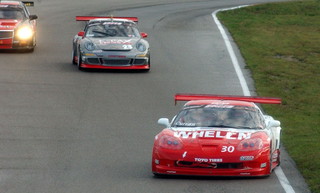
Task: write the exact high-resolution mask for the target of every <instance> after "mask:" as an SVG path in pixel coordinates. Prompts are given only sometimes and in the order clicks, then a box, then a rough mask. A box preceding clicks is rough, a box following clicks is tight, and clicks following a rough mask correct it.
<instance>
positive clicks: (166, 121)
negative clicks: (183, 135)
mask: <svg viewBox="0 0 320 193" xmlns="http://www.w3.org/2000/svg"><path fill="white" fill-rule="evenodd" d="M158 124H159V125H164V126H165V127H170V122H169V119H168V118H160V119H159V120H158Z"/></svg>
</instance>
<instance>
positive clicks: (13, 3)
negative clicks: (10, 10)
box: [0, 1, 20, 5]
mask: <svg viewBox="0 0 320 193" xmlns="http://www.w3.org/2000/svg"><path fill="white" fill-rule="evenodd" d="M0 5H20V1H0Z"/></svg>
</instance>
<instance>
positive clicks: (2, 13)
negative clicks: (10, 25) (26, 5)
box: [0, 8, 25, 20]
mask: <svg viewBox="0 0 320 193" xmlns="http://www.w3.org/2000/svg"><path fill="white" fill-rule="evenodd" d="M24 18H25V15H24V13H23V11H22V9H12V8H0V19H18V20H20V19H24Z"/></svg>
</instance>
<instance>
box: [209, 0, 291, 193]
mask: <svg viewBox="0 0 320 193" xmlns="http://www.w3.org/2000/svg"><path fill="white" fill-rule="evenodd" d="M246 6H248V5H243V6H238V7H232V8H227V9H219V10H216V11H214V12H213V13H212V17H213V20H214V22H215V23H216V25H217V26H218V29H219V30H220V33H221V35H222V38H223V40H224V42H225V44H226V46H227V50H228V52H229V55H230V57H231V61H232V64H233V67H234V69H235V71H236V73H237V76H238V79H239V81H240V85H241V88H242V91H243V94H244V95H245V96H250V95H251V94H250V91H249V87H248V84H247V82H246V80H245V78H244V76H243V73H242V71H241V68H240V66H239V62H238V59H237V57H236V55H235V53H234V51H233V48H232V46H231V43H230V39H229V38H228V35H227V34H226V32H225V30H224V28H223V26H222V24H221V23H220V21H219V20H218V18H217V13H218V12H220V11H226V10H232V9H239V8H242V7H246ZM274 172H275V174H276V175H277V177H278V180H279V182H280V184H281V186H282V187H283V189H284V190H285V192H286V193H295V191H294V190H293V188H292V186H291V185H290V182H289V181H288V179H287V177H286V175H285V174H284V173H283V171H282V169H281V167H280V166H279V167H277V168H276V169H275V171H274Z"/></svg>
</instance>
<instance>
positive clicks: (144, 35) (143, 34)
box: [140, 32, 148, 38]
mask: <svg viewBox="0 0 320 193" xmlns="http://www.w3.org/2000/svg"><path fill="white" fill-rule="evenodd" d="M140 35H141V37H142V38H146V37H148V34H147V33H145V32H141V33H140Z"/></svg>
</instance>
